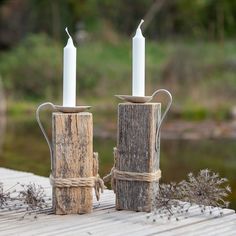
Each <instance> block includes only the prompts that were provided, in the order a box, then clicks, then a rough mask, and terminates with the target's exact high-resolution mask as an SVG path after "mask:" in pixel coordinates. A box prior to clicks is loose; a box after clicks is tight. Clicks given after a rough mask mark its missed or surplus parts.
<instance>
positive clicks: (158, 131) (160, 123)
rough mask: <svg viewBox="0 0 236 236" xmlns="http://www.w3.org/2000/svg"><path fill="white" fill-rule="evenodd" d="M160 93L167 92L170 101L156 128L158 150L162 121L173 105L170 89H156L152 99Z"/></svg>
mask: <svg viewBox="0 0 236 236" xmlns="http://www.w3.org/2000/svg"><path fill="white" fill-rule="evenodd" d="M158 93H165V94H167V95H168V97H169V102H168V104H167V107H166V109H165V111H164V113H163V115H162V116H161V120H160V122H159V123H158V124H157V129H156V150H157V148H158V147H157V146H158V145H157V144H158V136H159V133H160V129H161V125H162V122H163V120H164V119H165V117H166V114H167V112H168V111H169V110H170V107H171V104H172V95H171V93H170V92H169V91H168V90H166V89H158V90H156V91H155V92H154V93H153V94H152V99H153V98H154V97H156V96H157V94H158ZM157 122H158V121H157Z"/></svg>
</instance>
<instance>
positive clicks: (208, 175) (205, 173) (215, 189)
mask: <svg viewBox="0 0 236 236" xmlns="http://www.w3.org/2000/svg"><path fill="white" fill-rule="evenodd" d="M227 183H228V180H227V179H226V178H221V177H219V174H218V173H214V172H212V171H210V170H208V169H205V170H200V172H199V174H198V175H197V176H194V175H193V174H192V173H189V174H188V180H185V181H182V182H181V185H182V186H183V189H184V190H185V192H186V193H185V195H186V200H187V201H189V202H191V203H194V204H197V205H200V206H212V207H220V208H226V207H228V206H229V202H228V201H226V200H225V199H226V198H227V197H228V195H229V193H230V192H231V188H230V186H229V185H228V184H227Z"/></svg>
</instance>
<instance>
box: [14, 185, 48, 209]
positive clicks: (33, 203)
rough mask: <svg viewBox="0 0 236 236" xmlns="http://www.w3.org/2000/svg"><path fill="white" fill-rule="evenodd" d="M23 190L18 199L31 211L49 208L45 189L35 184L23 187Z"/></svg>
mask: <svg viewBox="0 0 236 236" xmlns="http://www.w3.org/2000/svg"><path fill="white" fill-rule="evenodd" d="M21 186H22V187H23V190H21V191H20V193H19V195H18V198H19V199H20V200H21V201H22V202H23V203H24V204H25V205H26V206H27V207H28V208H29V209H31V210H37V209H42V208H44V207H46V206H47V204H46V203H45V200H44V198H45V197H46V195H45V193H44V189H43V187H42V186H40V185H36V184H34V183H30V184H26V185H21Z"/></svg>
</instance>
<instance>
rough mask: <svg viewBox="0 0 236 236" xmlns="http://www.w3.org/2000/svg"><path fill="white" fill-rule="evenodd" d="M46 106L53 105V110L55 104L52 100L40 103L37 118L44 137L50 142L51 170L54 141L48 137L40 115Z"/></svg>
mask: <svg viewBox="0 0 236 236" xmlns="http://www.w3.org/2000/svg"><path fill="white" fill-rule="evenodd" d="M46 106H51V107H52V109H53V110H54V109H55V105H54V104H53V103H51V102H45V103H42V104H40V105H39V106H38V108H37V110H36V120H37V122H38V125H39V128H40V130H41V131H42V133H43V136H44V138H45V139H46V141H47V144H48V147H49V151H50V160H51V170H52V155H53V148H52V143H51V141H50V140H49V138H48V136H47V133H46V131H45V129H44V127H43V125H42V122H41V120H40V116H39V114H40V111H41V109H42V108H43V107H46Z"/></svg>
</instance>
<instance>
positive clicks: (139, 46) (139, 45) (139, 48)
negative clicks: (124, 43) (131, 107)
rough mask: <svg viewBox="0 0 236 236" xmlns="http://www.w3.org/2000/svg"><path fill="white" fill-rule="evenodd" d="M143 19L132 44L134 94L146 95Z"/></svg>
mask: <svg viewBox="0 0 236 236" xmlns="http://www.w3.org/2000/svg"><path fill="white" fill-rule="evenodd" d="M143 22H144V20H141V22H140V24H139V25H138V28H137V30H136V34H135V36H134V37H133V44H132V46H133V47H132V52H133V55H132V62H133V63H132V95H133V96H145V38H144V37H143V35H142V31H141V29H140V26H141V24H142V23H143Z"/></svg>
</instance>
